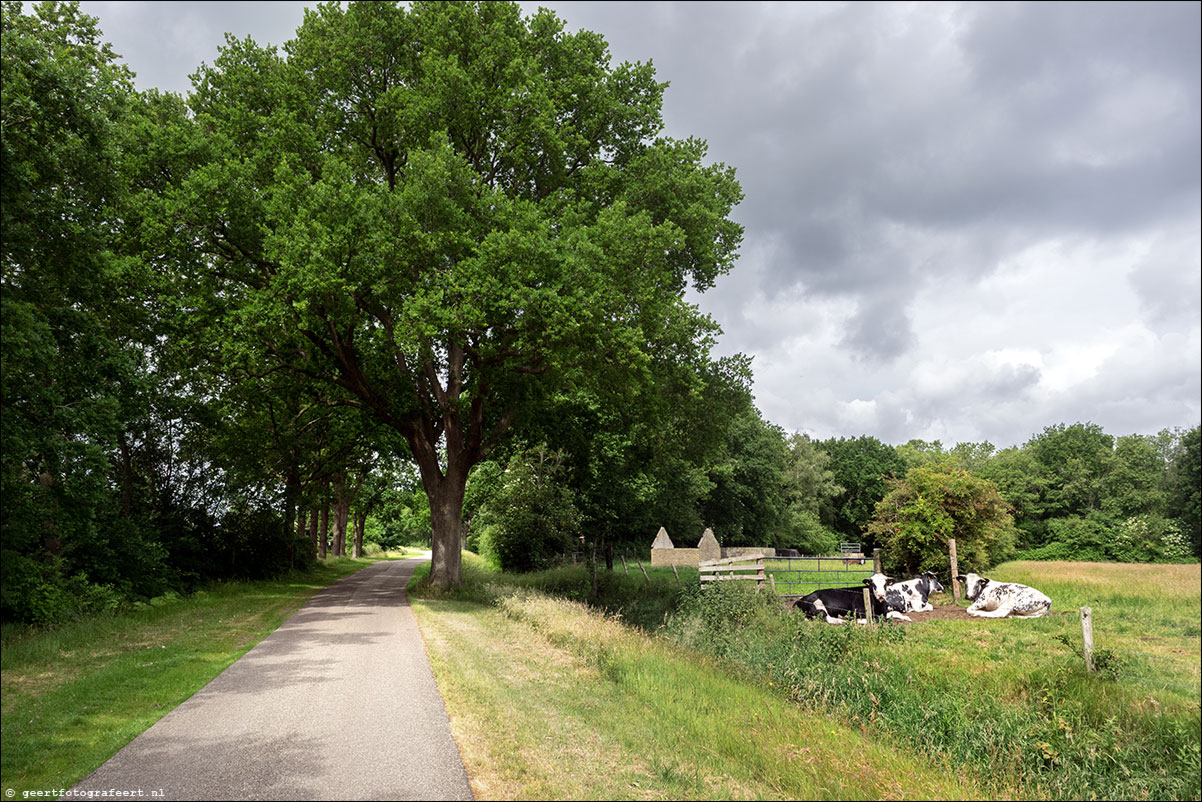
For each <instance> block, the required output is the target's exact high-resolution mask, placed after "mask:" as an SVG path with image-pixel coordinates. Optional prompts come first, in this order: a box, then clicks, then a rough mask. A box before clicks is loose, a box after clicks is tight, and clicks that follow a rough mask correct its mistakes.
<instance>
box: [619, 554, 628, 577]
mask: <svg viewBox="0 0 1202 802" xmlns="http://www.w3.org/2000/svg"><path fill="white" fill-rule="evenodd" d="M621 556H622V570H623V571H625V572H626V576H630V568H629V567H627V565H626V555H625V554H623V555H621Z"/></svg>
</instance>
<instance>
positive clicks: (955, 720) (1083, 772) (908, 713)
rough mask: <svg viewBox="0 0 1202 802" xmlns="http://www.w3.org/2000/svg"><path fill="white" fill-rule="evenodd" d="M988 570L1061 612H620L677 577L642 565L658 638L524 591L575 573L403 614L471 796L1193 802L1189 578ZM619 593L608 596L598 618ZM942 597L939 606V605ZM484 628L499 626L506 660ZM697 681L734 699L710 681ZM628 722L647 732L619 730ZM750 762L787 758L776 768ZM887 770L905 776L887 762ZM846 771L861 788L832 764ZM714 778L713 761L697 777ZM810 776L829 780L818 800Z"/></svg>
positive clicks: (1125, 570)
mask: <svg viewBox="0 0 1202 802" xmlns="http://www.w3.org/2000/svg"><path fill="white" fill-rule="evenodd" d="M619 570H620V569H619ZM990 576H992V577H993V578H995V579H998V580H1004V581H1022V582H1026V583H1028V584H1031V585H1033V586H1035V587H1039V588H1041V589H1042V590H1044V591H1045V592H1047V593H1048V594H1049V595H1050V596H1051V597H1052V599H1053V603H1054V609H1053V613H1054V614H1053V615H1050V616H1048V617H1046V618H1044V619H1038V620H1016V619H1005V620H993V619H991V620H985V619H970V618H967V617H965V616H963V615H957V616H954V617H950V618H949V619H944V620H929V619H928V620H927V621H925V622H924V621H922V619H921V616H915V618H916V620H917V621H916V623H915V624H912V625H906V626H886V627H880V628H876V629H873V630H866V629H865V628H857V627H854V626H844V627H831V626H829V625H826V624H824V623H821V622H809V621H805V620H803V619H801V618H800V617H799V616H797V615H796V614H790V613H785V612H783V611H781V610H780V609H779V608H778V607H773V605H771V604H765V603H764V600H763V594H756V593H743V592H740V590H739V588H738V586H739V585H743V584H745V583H720V586H722V587H721V590H717V586H716V588H715V589H714V590H717V592H714V590H707V591H706V592H705V593H704V594H697V593H694V594H692V595H690V594H689V593H688V592H684V593H678V592H677V593H676V598H675V600H674V601H673V602H671V603H669V602H664V601H661V602H659V603H658V605H657V604H652V603H650V602H643V603H638V604H635V603H634V599H635V598H636V597H637V596H639V595H640V594H657V593H664V592H675V591H674V587H675V585H674V583H673V582H672V581H671V577H672V575H671V573H670V572H668V574H667V576H666V577H664V576H663V575H662V574H659V575H657V573H656V572H654V571H653V572H651V574H650V581H647V580H644V579H642V577H641V576H637V578H636V577H629V578H627V577H618V578H616V579H615V582H616V583H617V584H618V585H620V586H621V592H622V593H624V594H625V596H626V599H627V604H631V605H633V606H634V607H635V608H636V609H639V610H664V612H663V613H662V617H661V619H660V620H661V621H662V622H663V623H662V624H657V622H656V620H655V616H654V615H636V616H635V617H634V619H635V621H636V622H637V623H639V624H640V625H641V626H642V627H643V631H642V632H635V631H633V630H631V629H629V628H624V629H623V631H624V632H625V633H626V635H625V636H623V638H617V637H610V636H605V637H602V636H600V635H597V634H596V632H597V631H598V629H597V628H598V627H599V626H600V625H597V624H584V623H579V621H580V618H579V616H580V615H582V613H581V612H580V611H579V610H578V605H575V604H574V603H572V602H567V601H564V600H563V599H562V598H560V599H545V598H544V599H541V600H539V601H537V602H535V601H532V600H531V599H532V598H534V597H531V596H530V595H529V594H530V589H531V588H532V587H541V588H544V589H547V590H549V591H551V592H554V593H557V594H559V595H560V596H576V597H581V596H583V595H586V594H585V590H584V588H585V587H586V584H585V579H586V577H585V576H584V574H583V572H582V571H580V570H579V569H577V570H576V571H575V572H573V570H572V569H564V570H563V571H561V572H547V573H545V574H542V575H533V576H531V575H527V576H525V577H520V578H509V577H506V576H499V575H488V574H486V573H480V572H479V571H478V570H477V571H474V572H473V573H472V575H471V576H470V577H469V580H468V583H467V589H465V591H464V592H463V594H461V595H460V599H461V600H459V601H453V600H450V599H445V598H444V599H432V600H426V601H421V602H415V609H417V610H418V611H419V618H420V620H421V622H422V625H423V630H424V631H425V632H426V633H427V637H428V638H429V642H430V643H431V644H436V645H432V646H431V655H432V659H433V660H434V665H435V670H436V673H437V675H438V678H439V682H440V686H443V687H444V691H445V693H446V696H447V700H448V710H450V711H451V712H452V715H453V720H454V722H455V726H456V728H457V730H456V735H457V738H461V740H460V743H461V748H463V749H464V754H465V760H467V761H469V764H470V765H469V771H470V772H471V773H472V776H473V782H475V783H478V789H477V790H478V791H479V792H480V793H482V794H483V795H486V796H505V795H508V794H512V797H510V798H517V797H519V796H521V795H522V794H525V795H526V796H527V797H546V796H573V797H580V796H610V797H612V798H654V797H662V796H667V797H678V798H695V797H707V796H713V797H716V798H726V797H740V796H742V797H756V798H758V797H765V798H788V797H798V796H800V797H806V796H817V797H819V798H824V797H830V798H839V797H841V796H845V795H850V796H856V795H860V796H862V797H864V798H887V797H896V796H902V797H905V796H913V797H919V798H921V797H939V796H951V797H954V798H969V797H977V796H979V797H983V798H1039V799H1092V798H1122V799H1197V798H1198V797H1199V784H1200V780H1199V761H1200V757H1202V756H1200V754H1199V741H1200V735H1199V727H1200V721H1199V698H1200V697H1199V691H1198V668H1199V638H1198V621H1199V616H1200V614H1202V599H1200V586H1202V582H1200V579H1202V577H1200V574H1199V567H1198V566H1197V565H1192V566H1143V565H1134V566H1132V565H1110V564H1088V563H1010V564H1006V565H1003V566H1000V567H999V568H998V569H997V570H996V571H994V572H991V574H990ZM687 584H691V583H686V585H687ZM473 589H474V590H473ZM614 595H615V594H612V593H611V594H610V596H609V598H608V599H607V600H605V601H604V602H603V606H605V607H606V608H608V609H610V610H611V611H612V610H614V609H615V605H614V601H613V597H614ZM617 595H621V594H617ZM950 595H951V594H950V593H949V594H946V595H943V596H936V597H935V598H934V601H935V602H936V604H937V605H943V606H944V607H945V608H946V607H948V606H951V605H952V601H951V598H950ZM489 599H491V602H490V603H484V602H486V600H489ZM1086 605H1088V606H1091V607H1092V608H1093V610H1094V618H1095V641H1096V646H1097V648H1098V652H1099V653H1100V654H1102V655H1103V658H1102V660H1101V661H1100V668H1101V671H1100V672H1099V673H1098V674H1097V675H1090V674H1088V673H1087V672H1086V671H1085V668H1084V662H1083V660H1082V658H1081V630H1080V621H1079V616H1078V614H1077V608H1078V607H1080V606H1086ZM591 615H594V616H595V615H599V614H598V613H596V612H594V613H591ZM932 617H934V616H932ZM622 619H623V620H627V616H626V615H625V613H623V614H622ZM605 620H607V622H608V623H607V624H606V625H605V626H607V627H615V626H618V623H617V621H616V620H615V619H613V618H610V619H605ZM571 622H577V623H571ZM650 632H656V633H657V637H654V638H653V637H650V636H649V633H650ZM494 633H495V634H496V637H497V638H501V637H502V636H501V633H505V634H504V637H503V639H502V640H503V642H504V644H506V645H498V643H500V642H501V641H494V640H493V637H494ZM624 638H629V639H624ZM669 647H671V648H669ZM511 653H512V654H513V655H514V657H513V662H512V663H508V662H505V657H504V655H506V654H511ZM483 655H491V657H489V658H487V659H486V658H484V657H483ZM581 660H583V662H580V661H581ZM497 661H501V662H502V663H503V664H504V665H506V666H507V670H504V671H498V670H496V668H495V665H496V662H497ZM678 664H681V665H689V666H692V668H688V669H686V668H679V667H677V665H678ZM541 665H546V666H547V668H546V672H545V673H544V672H543V670H542V669H540V668H539V666H541ZM632 665H638V666H641V668H638V669H635V668H630V666H632ZM490 666H492V668H490ZM693 670H695V671H699V672H701V673H706V672H709V673H716V674H721V675H722V676H723V677H724V678H725V679H724V682H725V683H727V684H725V685H722V686H720V687H714V688H708V687H706V686H704V685H703V684H700V683H698V682H697V680H696V679H695V678H692V675H690V674H689V673H688V672H689V671H693ZM580 672H584V673H580ZM552 676H557V677H559V679H557V680H554V681H552V680H551V679H549V677H552ZM573 677H576V679H573ZM543 681H547V682H552V684H553V685H554V687H555V689H556V690H555V691H554V693H552V692H551V691H549V690H547V689H544V688H541V686H539V684H538V683H540V682H543ZM444 683H446V684H445V686H444ZM710 693H712V694H714V696H713V697H711V696H710V695H708V694H710ZM752 693H760V694H767V696H766V697H762V698H768V699H771V700H773V701H771V702H769V703H768V705H769V707H771V708H773V709H774V710H776V709H777V708H779V711H778V712H781V713H782V715H783V712H784V711H788V715H789V716H790V717H792V718H790V719H789V723H788V724H774V725H772V726H767V725H761V724H760V723H759V722H757V721H754V720H749V719H748V718H747V717H746V716H744V715H741V714H740V713H739V712H738V711H739V710H740V709H743V708H747V709H752V710H754V709H756V707H755V704H752V703H749V702H740V703H737V704H735V705H734V706H733V707H725V706H724V705H725V704H726V702H725V700H726V699H727V698H730V699H743V698H745V697H744V696H743V695H744V694H752ZM590 699H591V700H594V702H595V703H596V704H597V705H599V707H589V706H588V705H589V704H593V703H594V702H589V701H588V700H590ZM597 700H608V701H606V702H605V704H601V702H600V701H597ZM665 700H666V701H665ZM677 705H679V707H677ZM689 711H693V712H689ZM713 711H721V715H720V716H718V720H719V721H721V722H723V724H724V726H725V730H724V731H726V732H727V733H729V734H731V735H730V738H731V739H732V740H733V741H734V743H730V742H728V741H726V740H721V739H718V740H715V739H716V738H718V736H717V735H716V734H715V733H713V732H710V731H707V730H706V729H705V726H706V725H705V723H704V722H703V721H701V719H704V720H705V722H708V721H710V719H711V718H712V716H711V713H712V712H713ZM631 720H634V721H637V722H642V725H641V726H642V727H643V728H644V730H646V732H645V734H644V735H641V736H637V737H636V734H635V733H629V732H628V729H629V726H630V725H629V722H630V721H631ZM660 721H668V722H672V724H671V726H666V727H660V726H659V725H658V724H657V722H660ZM540 722H546V724H545V725H544V724H543V723H540ZM561 733H566V734H565V735H564V738H566V739H567V740H568V741H569V742H572V743H577V742H580V743H587V744H592V746H591V747H589V748H588V749H586V750H585V753H584V754H582V755H581V759H580V760H577V759H568V760H566V761H563V762H562V763H561V762H557V761H556V760H555V758H554V754H555V750H556V749H558V748H560V743H561V740H562V739H561V738H560V734H561ZM623 733H627V734H625V735H623ZM824 733H825V735H826V736H827V737H823V734H824ZM847 733H854V734H855V735H856V736H857V739H856V740H855V741H854V743H855V744H856V748H855V750H854V757H846V756H845V757H844V758H843V759H842V760H840V759H838V758H837V757H835V756H833V755H832V754H831V753H830V752H829V751H828V750H829V747H830V746H831V744H832V742H834V743H849V741H848V740H847V737H846V736H847ZM719 743H721V744H722V745H721V746H719V745H718V744H719ZM464 744H466V747H465V746H464ZM632 750H633V751H632ZM623 753H625V754H626V755H627V758H626V759H627V761H628V762H629V766H630V767H632V768H630V770H629V771H625V772H616V774H615V769H614V768H613V766H614V765H623V764H621V760H620V759H619V758H616V757H613V756H614V755H621V754H623ZM592 754H596V755H599V756H601V757H598V758H597V762H594V761H592V760H590V759H588V756H589V755H592ZM649 755H650V756H655V755H658V757H655V758H654V759H652V760H650V762H648V757H647V756H649ZM765 755H792V756H793V757H792V758H791V759H789V760H786V761H785V762H784V763H783V764H782V763H779V762H773V761H772V760H771V759H769V758H767V757H765ZM866 755H871V757H865V756H866ZM667 756H677V757H675V758H672V759H669V757H667ZM902 756H904V759H905V762H906V765H907V766H908V768H906V769H905V770H899V769H898V766H900V765H901V764H899V763H895V762H892V761H896V760H901V759H902ZM914 758H918V759H917V760H914ZM798 760H800V761H803V762H805V763H806V764H807V765H809V766H810V767H812V768H813V770H814V774H813V775H812V776H810V778H809V779H808V780H807V779H805V778H804V777H798V776H795V775H793V774H790V773H789V772H790V771H792V770H793V768H794V766H793V763H794V761H798ZM710 761H713V762H712V763H711V762H710ZM849 761H850V762H852V763H854V764H855V765H857V766H860V767H862V768H863V770H864V772H863V773H864V779H856V778H855V777H853V776H851V774H854V773H851V772H848V771H846V769H845V766H846V764H847V763H848V762H849ZM709 765H717V766H720V767H721V768H719V769H715V770H714V771H712V772H710V773H709V774H706V770H705V769H704V768H697V767H699V766H702V767H703V766H709ZM739 765H748V766H756V767H758V768H757V770H756V771H755V772H750V773H747V772H743V773H741V772H739V771H738V770H736V769H735V768H732V767H735V766H739ZM891 767H892V768H891ZM657 769H658V770H657ZM897 771H900V774H901V775H905V776H907V777H909V778H910V780H912V781H913V782H908V781H902V780H899V779H898V776H899V775H898V774H897V773H896V772H897ZM632 772H633V773H632ZM698 772H700V773H698ZM594 775H605V776H606V777H610V776H611V775H612V776H617V777H619V778H624V779H620V781H618V780H615V781H614V782H613V783H610V782H609V781H608V780H606V779H604V778H600V777H596V776H594ZM707 777H708V778H709V779H707ZM788 777H791V778H792V779H785V778H788ZM824 777H838V778H840V779H839V783H837V784H832V785H822V778H824ZM882 777H888V778H889V779H888V780H882V779H881V778H882ZM948 778H952V783H953V788H954V789H955V790H953V791H951V792H950V793H949V791H948V786H947V785H946V781H947V779H948ZM891 783H894V784H893V785H891ZM504 789H519V790H514V791H505V790H504ZM521 789H525V790H521Z"/></svg>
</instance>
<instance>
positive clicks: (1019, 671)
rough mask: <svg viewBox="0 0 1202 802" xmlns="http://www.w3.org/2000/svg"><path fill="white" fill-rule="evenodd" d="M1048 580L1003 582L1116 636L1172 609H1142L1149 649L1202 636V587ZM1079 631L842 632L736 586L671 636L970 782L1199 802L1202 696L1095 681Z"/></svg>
mask: <svg viewBox="0 0 1202 802" xmlns="http://www.w3.org/2000/svg"><path fill="white" fill-rule="evenodd" d="M1046 565H1047V564H1041V567H1039V568H1035V569H1032V568H1029V567H1028V566H1027V565H1025V564H1012V565H1009V566H1003V567H1002V568H1001V570H999V571H997V572H995V573H996V575H997V578H999V579H1018V578H1020V577H1021V578H1026V579H1029V580H1031V584H1034V585H1036V586H1039V587H1041V589H1045V590H1046V591H1049V592H1050V595H1052V598H1053V599H1054V600H1056V599H1060V600H1061V601H1060V603H1061V604H1066V605H1069V604H1076V603H1077V602H1078V601H1082V603H1084V600H1096V602H1095V603H1096V604H1098V606H1099V609H1100V610H1101V611H1102V612H1101V617H1102V618H1103V619H1104V620H1109V621H1110V624H1109V626H1110V627H1111V630H1108V632H1109V631H1122V630H1123V629H1124V628H1130V627H1131V626H1132V623H1131V619H1132V618H1134V615H1133V614H1132V613H1131V612H1130V610H1131V609H1135V605H1136V604H1137V603H1138V601H1140V600H1144V599H1149V598H1153V599H1154V598H1159V599H1161V600H1162V603H1161V604H1159V605H1158V604H1153V605H1151V606H1150V607H1144V608H1142V609H1143V611H1144V615H1143V616H1141V617H1140V619H1141V620H1142V621H1143V624H1142V631H1143V632H1144V633H1145V634H1144V636H1143V637H1155V638H1166V639H1171V638H1173V637H1175V636H1177V635H1178V634H1179V633H1182V632H1183V631H1184V625H1185V622H1186V621H1187V620H1189V617H1190V616H1192V621H1194V622H1195V623H1196V622H1197V620H1198V614H1199V604H1198V602H1197V593H1198V584H1197V579H1196V578H1195V579H1194V580H1193V584H1192V585H1191V584H1189V582H1188V581H1187V580H1186V581H1180V582H1179V581H1178V580H1177V579H1176V578H1175V576H1174V575H1172V574H1170V575H1169V576H1168V577H1167V578H1166V579H1165V581H1164V582H1163V583H1161V584H1160V586H1159V587H1157V588H1156V589H1152V587H1151V586H1153V585H1155V582H1154V581H1153V579H1154V577H1156V576H1158V575H1157V574H1155V573H1152V572H1149V573H1148V575H1147V577H1146V579H1147V581H1145V582H1143V583H1140V584H1139V585H1138V586H1132V583H1130V581H1129V577H1124V578H1126V579H1128V581H1127V582H1122V581H1117V580H1118V579H1119V578H1120V577H1122V576H1123V575H1122V574H1121V573H1118V572H1112V571H1111V569H1109V568H1107V569H1105V570H1104V571H1102V572H1101V573H1100V574H1099V573H1098V572H1095V571H1092V570H1089V569H1073V570H1070V569H1068V568H1067V567H1066V566H1060V567H1059V568H1060V571H1059V573H1058V576H1059V577H1060V579H1059V581H1058V582H1059V583H1058V582H1055V581H1050V580H1049V577H1048V575H1047V574H1045V573H1043V572H1044V571H1046V570H1048V569H1047V568H1044V567H1042V566H1046ZM1141 568H1149V569H1153V570H1155V569H1162V568H1168V569H1170V570H1172V569H1177V568H1182V567H1181V566H1141ZM1184 568H1188V566H1186V567H1184ZM1194 568H1195V575H1196V566H1195V567H1194ZM1052 570H1056V568H1055V567H1053V568H1052ZM1082 577H1089V582H1086V583H1082V582H1081V581H1080V579H1081V578H1082ZM1108 579H1109V580H1111V581H1109V582H1108V581H1107V580H1108ZM1084 587H1092V588H1094V589H1095V590H1093V591H1088V590H1083V588H1084ZM1124 605H1127V607H1124ZM1179 608H1180V609H1179ZM1123 611H1126V615H1125V616H1124V615H1123V614H1122V613H1123ZM1075 626H1076V620H1075V619H1074V618H1071V617H1053V618H1049V619H1042V620H1037V621H1023V620H1013V619H1007V620H988V621H986V620H971V621H939V622H934V623H928V624H924V625H920V626H912V627H909V628H904V629H903V628H902V627H900V626H884V627H879V628H874V629H865V628H858V627H855V626H843V627H831V626H829V625H827V624H825V623H822V622H817V621H808V620H806V619H804V618H802V617H800V616H798V615H796V614H793V613H788V612H784V611H782V610H781V609H780V607H779V605H776V604H774V603H773V602H772V601H771V600H770V599H768V598H766V597H765V596H764V594H757V593H755V592H754V591H751V590H750V589H749V588H747V587H745V586H739V585H738V584H737V583H725V584H723V585H720V586H718V587H715V588H711V589H707V590H706V591H705V592H696V593H693V594H691V595H690V596H689V597H688V598H687V599H686V600H685V601H684V603H683V604H682V605H681V607H680V610H679V612H678V613H677V614H676V615H675V616H674V617H673V618H672V620H671V622H670V623H669V625H668V626H667V627H666V628H665V630H664V635H665V636H666V637H668V638H670V639H672V640H674V641H676V642H678V643H681V644H685V645H688V646H691V647H693V648H697V649H699V650H701V651H704V652H706V653H708V654H712V655H714V656H715V657H717V658H719V659H721V660H723V661H724V662H728V663H733V664H737V665H740V666H743V667H745V668H746V669H748V670H751V671H753V672H755V673H757V674H759V675H760V676H762V677H764V678H765V681H767V682H771V683H773V685H774V686H775V687H779V688H782V689H786V690H785V692H786V694H787V695H788V697H789V698H790V699H791V700H792V701H793V702H795V703H798V704H801V705H803V706H806V707H809V708H811V709H815V710H823V711H833V712H838V713H840V714H841V715H842V716H844V717H846V719H847V720H848V721H850V722H852V723H854V724H858V725H860V726H862V727H864V728H865V729H866V731H870V732H874V733H878V734H880V735H882V736H884V737H887V738H890V739H892V740H893V741H895V742H896V743H898V744H910V745H912V746H913V747H915V748H917V749H919V750H921V751H922V752H923V753H925V754H927V755H929V756H931V757H932V758H935V759H941V760H950V761H952V762H953V763H954V764H956V765H964V766H966V767H969V768H970V769H971V771H972V773H973V774H974V776H975V777H976V778H977V779H978V780H979V781H980V782H981V783H982V784H985V785H991V784H992V785H993V786H994V790H995V792H997V793H1003V794H1004V793H1005V792H1006V791H1005V789H1007V788H1009V789H1017V790H1018V792H1019V794H1020V795H1022V796H1027V797H1033V798H1063V799H1091V798H1123V799H1141V798H1153V799H1196V798H1198V796H1199V784H1200V778H1199V760H1200V755H1199V727H1200V724H1202V722H1200V720H1199V705H1198V700H1199V697H1198V693H1197V685H1196V683H1195V684H1194V685H1193V686H1192V687H1191V686H1190V685H1188V684H1178V686H1177V687H1176V688H1174V687H1171V686H1166V687H1161V688H1159V689H1157V688H1155V687H1149V686H1148V685H1147V684H1146V683H1142V682H1139V683H1137V682H1131V681H1125V680H1124V679H1123V677H1122V676H1121V675H1116V674H1111V675H1110V676H1109V677H1107V676H1091V675H1089V674H1087V673H1086V671H1085V668H1084V663H1083V661H1082V659H1081V657H1080V650H1079V642H1080V634H1079V628H1077V629H1076V630H1074V627H1075ZM1074 632H1075V634H1074ZM1107 637H1110V636H1109V635H1108V636H1107ZM1196 663H1197V657H1196V650H1195V656H1194V664H1195V666H1196ZM1185 665H1186V666H1187V667H1188V665H1189V664H1188V662H1186V663H1185Z"/></svg>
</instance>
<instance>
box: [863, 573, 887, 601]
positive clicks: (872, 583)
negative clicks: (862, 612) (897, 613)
mask: <svg viewBox="0 0 1202 802" xmlns="http://www.w3.org/2000/svg"><path fill="white" fill-rule="evenodd" d="M892 581H893V578H892V577H887V576H885V575H884V574H873V575H872V576H868V577H864V586H865V587H867V588H868V590H869V591H870V592H871V593H872V596H873V598H874V599H876V600H877V601H878V602H881V603H882V604H884V602H885V587H886V586H888V585H889V583H891V582H892Z"/></svg>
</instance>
